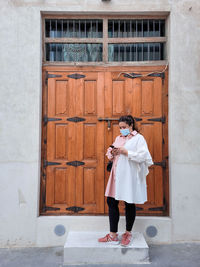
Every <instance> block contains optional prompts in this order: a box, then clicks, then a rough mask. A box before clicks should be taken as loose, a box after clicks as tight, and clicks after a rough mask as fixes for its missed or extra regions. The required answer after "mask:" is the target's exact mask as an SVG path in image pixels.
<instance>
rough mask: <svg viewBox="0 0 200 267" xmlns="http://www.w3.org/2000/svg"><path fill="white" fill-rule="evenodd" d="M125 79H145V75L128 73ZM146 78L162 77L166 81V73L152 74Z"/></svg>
mask: <svg viewBox="0 0 200 267" xmlns="http://www.w3.org/2000/svg"><path fill="white" fill-rule="evenodd" d="M124 77H126V78H131V79H135V78H139V77H144V76H143V74H139V73H134V72H132V73H126V74H124ZM145 77H160V78H162V79H165V73H164V72H162V73H151V74H148V75H147V76H145Z"/></svg>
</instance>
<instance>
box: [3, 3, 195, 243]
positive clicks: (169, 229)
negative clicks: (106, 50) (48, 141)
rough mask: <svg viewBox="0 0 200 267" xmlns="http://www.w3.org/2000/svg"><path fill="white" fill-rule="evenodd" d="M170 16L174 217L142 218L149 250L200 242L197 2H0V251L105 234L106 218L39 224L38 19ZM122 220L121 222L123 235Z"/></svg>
mask: <svg viewBox="0 0 200 267" xmlns="http://www.w3.org/2000/svg"><path fill="white" fill-rule="evenodd" d="M44 11H52V12H55V11H59V12H66V13H67V14H68V13H70V12H95V13H97V12H102V13H104V14H105V13H109V14H110V13H123V14H128V13H133V14H136V13H141V14H148V13H152V12H153V13H155V14H158V13H160V12H169V13H170V15H169V18H168V23H169V32H168V58H169V163H170V166H169V167H170V177H169V178H170V216H169V217H167V218H166V217H149V216H146V217H143V216H142V217H137V219H136V223H135V226H134V230H136V231H137V230H138V231H142V232H144V234H145V230H146V227H148V226H149V225H154V226H156V228H157V229H158V234H157V236H156V237H154V238H149V237H148V236H146V238H147V240H148V242H151V243H158V242H179V241H194V240H200V228H199V223H200V213H199V212H198V210H199V201H200V194H199V188H200V174H199V173H200V147H199V132H198V131H199V129H200V117H199V114H198V113H199V111H200V104H199V103H200V78H199V74H200V61H199V55H200V20H199V14H200V2H199V1H198V0H196V1H193V0H190V1H186V0H173V1H172V0H148V1H146V0H140V1H138V0H123V1H120V0H111V1H110V2H109V3H104V2H102V1H100V0H85V1H84V0H82V1H81V0H79V1H78V0H77V1H76V0H73V1H69V0H60V1H56V0H46V1H45V0H43V1H41V0H40V1H39V0H38V1H37V0H35V1H31V0H15V1H14V0H13V1H11V0H8V1H3V0H0V13H1V14H0V62H1V71H0V77H1V82H0V104H1V105H0V106H1V109H0V147H1V152H0V205H1V212H0V229H1V231H0V245H1V246H14V245H16V246H36V245H37V246H50V245H52V246H53V245H62V244H64V240H65V238H66V236H62V237H58V236H56V235H55V234H54V227H55V225H57V224H63V225H64V226H65V227H66V233H67V232H68V231H69V230H93V231H95V230H107V227H108V221H107V220H108V219H107V217H104V216H103V217H98V216H85V217H73V216H68V217H67V216H62V217H38V199H39V179H40V177H39V173H40V135H41V129H40V123H41V90H42V88H41V56H42V55H41V12H44ZM123 226H124V218H122V220H121V221H120V229H123Z"/></svg>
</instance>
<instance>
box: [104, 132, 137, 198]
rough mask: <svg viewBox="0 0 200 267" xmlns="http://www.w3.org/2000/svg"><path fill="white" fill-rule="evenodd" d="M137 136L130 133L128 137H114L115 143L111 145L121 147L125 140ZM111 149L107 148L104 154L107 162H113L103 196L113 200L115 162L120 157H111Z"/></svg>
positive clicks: (134, 133)
mask: <svg viewBox="0 0 200 267" xmlns="http://www.w3.org/2000/svg"><path fill="white" fill-rule="evenodd" d="M136 134H137V131H132V132H131V134H129V135H128V136H123V135H119V136H117V137H116V139H115V142H114V143H113V146H114V147H117V148H119V147H123V146H124V145H125V143H126V141H127V140H129V139H131V138H132V137H133V136H135V135H136ZM111 151H112V148H111V147H109V148H108V150H107V153H106V156H107V157H108V159H109V160H113V166H112V169H111V172H110V176H109V179H108V183H107V186H106V192H105V196H106V197H113V198H115V177H116V168H117V161H118V158H119V156H120V155H117V156H115V157H113V155H112V154H111Z"/></svg>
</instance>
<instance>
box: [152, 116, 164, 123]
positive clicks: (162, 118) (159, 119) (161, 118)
mask: <svg viewBox="0 0 200 267" xmlns="http://www.w3.org/2000/svg"><path fill="white" fill-rule="evenodd" d="M148 121H158V122H162V123H165V121H166V118H165V116H163V117H160V118H153V119H148Z"/></svg>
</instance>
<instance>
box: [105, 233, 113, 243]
mask: <svg viewBox="0 0 200 267" xmlns="http://www.w3.org/2000/svg"><path fill="white" fill-rule="evenodd" d="M106 237H107V240H108V241H113V239H115V237H112V236H111V235H110V234H107V235H106Z"/></svg>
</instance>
